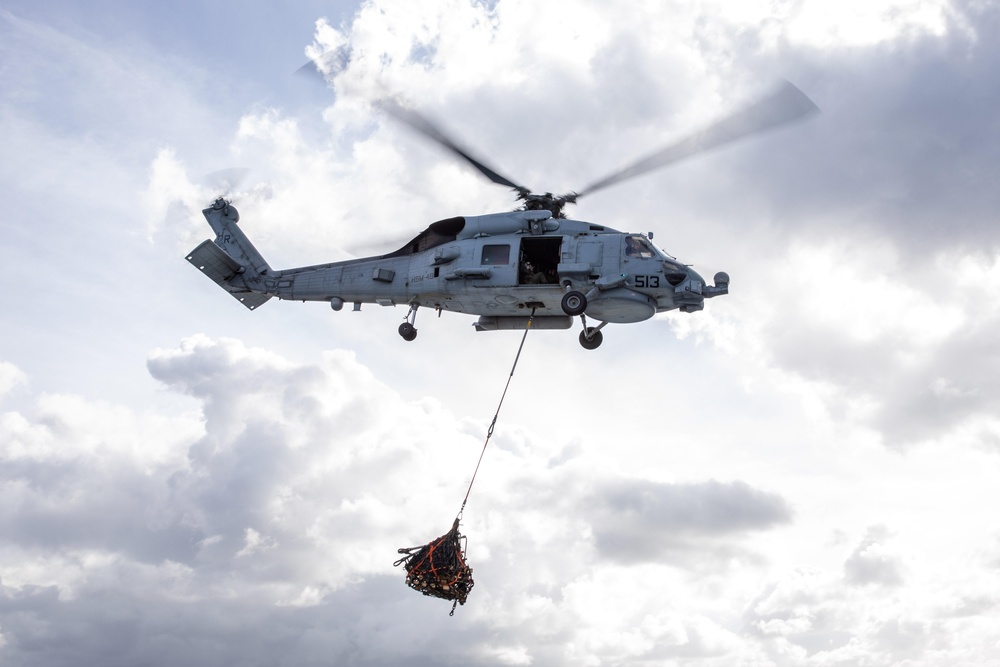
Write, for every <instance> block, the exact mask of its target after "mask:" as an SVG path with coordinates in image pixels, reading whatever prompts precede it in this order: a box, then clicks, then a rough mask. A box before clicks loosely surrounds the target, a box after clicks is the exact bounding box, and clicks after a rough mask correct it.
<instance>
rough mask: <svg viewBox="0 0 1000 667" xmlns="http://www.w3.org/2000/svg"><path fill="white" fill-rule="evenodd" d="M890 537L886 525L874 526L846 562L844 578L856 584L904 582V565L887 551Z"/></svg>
mask: <svg viewBox="0 0 1000 667" xmlns="http://www.w3.org/2000/svg"><path fill="white" fill-rule="evenodd" d="M888 537H889V533H888V530H887V529H886V527H885V526H872V527H870V528H869V529H868V532H867V533H866V534H865V537H864V539H863V540H862V541H861V543H860V544H859V545H858V547H857V548H856V549H855V550H854V551H853V552H852V553H851V555H850V557H849V558H848V559H847V560H846V561H845V562H844V578H845V579H846V580H847V582H848V583H850V584H854V585H861V586H864V585H868V584H876V585H879V586H890V587H891V586H899V585H900V584H902V583H903V565H902V563H901V562H900V560H899V558H898V557H897V556H895V555H893V554H892V553H891V552H887V551H886V548H885V541H886V539H887V538H888Z"/></svg>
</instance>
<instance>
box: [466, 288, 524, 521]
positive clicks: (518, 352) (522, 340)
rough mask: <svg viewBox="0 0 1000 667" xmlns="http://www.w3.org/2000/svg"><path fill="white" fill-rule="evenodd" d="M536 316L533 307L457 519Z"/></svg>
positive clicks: (474, 478)
mask: <svg viewBox="0 0 1000 667" xmlns="http://www.w3.org/2000/svg"><path fill="white" fill-rule="evenodd" d="M534 317H535V309H534V308H532V309H531V315H529V316H528V324H527V326H525V327H524V335H523V336H521V345H520V346H519V347H518V348H517V356H516V357H514V365H513V366H511V367H510V375H508V376H507V384H506V385H505V386H504V388H503V394H502V395H501V396H500V403H499V404H498V405H497V411H496V413H495V414H494V415H493V421H492V422H491V423H490V428H489V430H488V431H486V442H484V443H483V451H481V452H479V461H477V462H476V469H475V470H474V471H473V472H472V480H470V481H469V489H468V490H467V491H466V492H465V499H464V500H463V501H462V507H461V508H460V509H459V510H458V516H457V517H455V521H460V520H461V519H462V512H464V511H465V503H467V502H469V494H470V493H472V485H473V484H474V483H475V481H476V474H477V473H479V466H480V464H481V463H482V462H483V455H485V454H486V446H487V445H489V444H490V438H491V437H492V436H493V429H494V428H496V425H497V418H498V417H499V416H500V408H501V407H503V399H504V398H506V396H507V389H509V388H510V381H511V379H513V377H514V370H515V369H516V368H517V362H518V360H520V358H521V350H523V349H524V341H525V340H526V339H527V338H528V332H529V331H531V322H532V320H533V319H534Z"/></svg>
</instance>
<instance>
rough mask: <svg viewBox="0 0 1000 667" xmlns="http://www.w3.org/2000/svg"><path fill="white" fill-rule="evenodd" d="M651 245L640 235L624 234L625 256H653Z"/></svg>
mask: <svg viewBox="0 0 1000 667" xmlns="http://www.w3.org/2000/svg"><path fill="white" fill-rule="evenodd" d="M654 254H655V253H654V251H653V247H652V246H651V245H649V241H647V240H646V239H645V238H644V237H642V236H626V237H625V256H626V257H641V258H647V257H653V256H654Z"/></svg>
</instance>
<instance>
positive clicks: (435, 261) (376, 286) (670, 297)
mask: <svg viewBox="0 0 1000 667" xmlns="http://www.w3.org/2000/svg"><path fill="white" fill-rule="evenodd" d="M380 106H381V108H382V109H383V110H384V111H385V112H387V113H388V114H390V115H391V116H393V117H395V118H396V119H397V120H399V121H401V122H403V123H404V124H406V125H408V126H410V127H411V128H412V129H414V130H415V131H417V132H418V133H420V134H422V135H424V136H425V137H427V138H428V139H430V140H432V141H434V142H436V143H438V144H439V145H441V146H442V147H444V148H445V149H447V150H448V151H450V152H451V153H453V154H454V155H455V156H457V157H458V158H460V159H461V160H464V161H465V162H467V163H468V164H469V165H471V166H472V167H473V168H475V169H476V170H477V171H479V172H480V173H481V174H482V175H483V176H485V177H486V178H487V179H489V180H490V181H492V182H493V183H496V184H497V185H501V186H504V187H508V188H510V189H511V190H513V191H514V192H515V193H516V197H517V199H518V200H519V201H520V202H521V206H520V208H519V209H517V210H513V211H507V212H501V213H491V214H486V215H477V216H456V217H450V218H445V219H442V220H438V221H437V222H434V223H431V224H430V225H429V226H428V227H427V228H426V229H424V230H423V231H422V232H420V233H419V234H417V235H416V236H415V237H413V239H412V240H411V241H409V242H408V243H406V244H405V245H404V246H402V247H401V248H399V249H398V250H396V251H394V252H390V253H388V254H385V255H379V256H374V257H365V258H360V259H350V260H345V261H339V262H331V263H328V264H318V265H313V266H304V267H297V268H290V269H282V270H277V271H276V270H274V269H272V268H271V267H270V265H269V264H268V263H267V261H266V260H265V259H264V257H263V255H261V253H260V252H258V250H257V249H256V248H255V247H254V245H253V244H252V243H251V242H250V240H249V238H247V236H246V234H244V233H243V231H242V229H240V227H239V226H238V225H237V223H238V222H239V219H240V216H239V213H238V211H237V210H236V207H235V206H233V205H232V202H231V201H229V200H227V199H225V198H224V197H219V198H217V199H216V200H215V201H214V202H213V203H212V204H211V206H209V207H208V208H206V209H204V211H203V214H204V216H205V219H206V220H207V221H208V224H209V225H210V226H211V228H212V230H213V231H214V232H215V235H216V236H215V239H214V240H213V239H206V240H205V241H204V242H202V243H201V244H200V245H198V246H197V247H196V248H195V249H194V250H192V251H191V252H190V253H188V255H187V261H188V262H190V263H191V264H193V265H194V266H195V267H197V268H198V269H199V270H200V271H202V272H203V273H204V274H205V275H206V276H208V277H209V278H211V279H212V280H213V281H214V282H215V283H216V284H218V285H219V286H220V287H222V288H223V289H224V290H226V291H227V292H229V293H230V294H231V295H232V296H233V297H235V298H236V299H237V300H238V301H239V302H240V303H242V304H243V305H244V306H245V307H246V308H248V309H250V310H255V309H257V308H258V307H260V306H261V305H263V304H264V303H266V302H267V301H268V300H270V299H271V298H273V297H277V298H278V299H286V300H296V301H319V302H326V303H328V304H329V305H330V307H331V308H332V309H333V310H335V311H340V310H341V309H343V307H344V306H345V305H346V304H348V303H350V304H353V310H355V311H360V310H361V306H362V304H377V305H380V306H396V305H406V306H408V311H407V314H406V316H405V317H404V321H403V323H402V324H400V325H399V329H398V333H399V335H400V336H401V337H402V338H403V339H404V340H406V341H413V340H414V339H415V338H416V336H417V328H416V316H417V310H418V309H419V308H421V307H423V308H431V309H434V310H435V311H437V313H438V314H439V315H440V314H441V313H442V312H444V311H448V312H454V313H464V314H468V315H475V316H479V319H478V321H476V322H475V323H474V327H475V329H476V330H477V331H498V330H525V329H527V328H528V327H530V328H533V329H569V328H571V327H572V325H573V319H574V318H576V317H579V318H580V321H581V323H582V331H581V333H580V336H579V341H580V345H582V346H583V347H584V348H585V349H588V350H593V349H596V348H597V347H599V346H600V345H601V343H602V342H603V339H604V336H603V333H602V329H603V328H604V327H605V326H606V325H607V324H609V323H615V324H630V323H636V322H642V321H645V320H648V319H650V318H651V317H653V315H655V314H657V313H662V312H666V311H670V310H679V311H681V312H684V313H693V312H696V311H700V310H702V309H703V308H704V302H705V299H711V298H714V297H716V296H721V295H724V294H728V293H729V275H728V274H727V273H725V272H724V271H719V272H718V273H716V274H715V276H714V278H713V283H714V284H708V283H707V282H706V280H705V279H704V278H702V276H701V275H699V274H698V273H697V272H696V271H694V269H693V268H692V267H691V266H689V265H685V264H683V263H681V262H680V261H678V260H677V259H676V258H674V257H672V256H669V255H667V254H666V253H665V252H663V251H662V250H660V249H658V248H657V247H656V246H655V245H654V244H653V243H652V239H653V234H652V232H649V233H636V232H622V231H619V230H617V229H612V228H611V227H607V226H604V225H600V224H595V223H592V222H587V221H583V220H576V219H571V218H568V217H567V216H566V214H565V211H564V209H565V207H566V205H567V204H575V203H576V202H577V200H579V199H580V198H581V197H583V196H585V195H589V194H592V193H594V192H596V191H598V190H601V189H604V188H606V187H609V186H611V185H615V184H617V183H620V182H622V181H625V180H627V179H631V178H635V177H636V176H639V175H642V174H645V173H647V172H649V171H652V170H654V169H659V168H661V167H665V166H667V165H668V164H671V163H674V162H677V161H679V160H681V159H684V158H688V157H691V156H693V155H696V154H699V153H703V152H706V151H708V150H712V149H714V148H717V147H720V146H723V145H726V144H729V143H732V142H734V141H736V140H738V139H741V138H744V137H747V136H749V135H752V134H756V133H759V132H763V131H766V130H769V129H772V128H776V127H779V126H782V125H785V124H787V123H790V122H792V121H795V120H798V119H801V118H804V117H806V116H808V115H810V114H812V113H814V112H816V111H818V108H817V107H816V105H815V104H814V103H813V102H812V100H810V99H809V98H808V97H807V96H806V95H805V93H803V92H802V91H801V90H799V89H798V88H797V87H796V86H794V85H793V84H791V83H789V82H787V81H785V82H783V83H782V84H781V85H780V86H778V87H777V88H776V89H775V90H774V91H773V92H772V93H770V94H769V95H766V96H764V97H762V98H761V99H759V100H758V101H757V102H755V103H753V104H751V105H749V106H746V107H745V108H743V109H742V110H740V111H738V112H736V113H733V114H731V115H729V116H727V117H725V118H723V119H721V120H719V121H717V122H715V123H714V124H712V125H710V126H708V127H707V128H706V129H704V130H702V131H701V132H699V133H696V134H694V135H691V136H690V137H688V138H687V139H684V140H682V141H679V142H676V143H673V144H670V145H668V146H667V147H665V148H662V149H660V150H658V151H656V152H654V153H652V154H650V155H648V156H646V157H644V158H642V159H640V160H638V161H636V162H634V163H632V164H631V165H630V166H628V167H625V168H623V169H620V170H619V171H616V172H614V173H612V174H610V175H608V176H606V177H605V178H602V179H600V180H598V181H595V182H593V183H591V184H590V185H589V186H587V187H586V188H584V189H583V190H581V191H579V192H569V193H567V194H564V195H558V196H555V195H552V193H549V192H546V193H544V194H538V193H535V192H533V191H532V190H531V189H529V188H527V187H525V186H523V185H520V184H518V183H517V182H515V181H513V180H511V179H509V178H507V177H506V176H503V175H502V174H500V173H499V172H498V171H496V170H495V169H493V168H492V167H490V166H488V165H487V164H486V163H485V162H483V161H482V160H480V159H478V158H476V157H474V156H473V155H472V154H471V153H469V152H468V151H467V150H466V149H464V148H462V147H461V146H460V145H459V144H457V143H456V142H455V141H453V140H452V139H451V138H450V137H448V136H447V135H446V134H445V133H444V132H443V131H441V130H440V129H439V128H438V127H437V126H436V125H434V124H433V123H431V122H430V121H429V120H428V119H427V118H425V117H424V116H422V115H420V114H419V113H418V112H416V111H414V110H412V109H410V108H407V107H406V106H404V105H402V104H401V103H399V102H397V101H395V100H392V99H387V100H383V101H382V102H381V103H380ZM588 318H590V320H592V321H594V322H595V324H594V325H593V326H592V325H591V323H589V322H588Z"/></svg>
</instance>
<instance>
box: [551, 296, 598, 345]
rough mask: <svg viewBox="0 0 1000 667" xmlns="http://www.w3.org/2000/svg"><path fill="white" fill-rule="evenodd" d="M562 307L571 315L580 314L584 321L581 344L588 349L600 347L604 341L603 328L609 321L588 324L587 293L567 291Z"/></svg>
mask: <svg viewBox="0 0 1000 667" xmlns="http://www.w3.org/2000/svg"><path fill="white" fill-rule="evenodd" d="M562 309H563V312H564V313H566V314H567V315H569V316H570V317H576V316H577V315H579V316H580V320H581V321H582V322H583V331H581V332H580V345H582V346H583V347H584V349H586V350H596V349H597V348H599V347H600V346H601V343H603V342H604V334H602V333H601V329H603V328H604V325H605V324H607V322H601V323H600V324H598V325H597V326H596V327H588V326H587V316H586V315H584V314H583V313H584V311H585V310H587V295H586V294H584V293H583V292H577V291H576V290H571V291H569V292H566V294H564V295H563V298H562Z"/></svg>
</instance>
